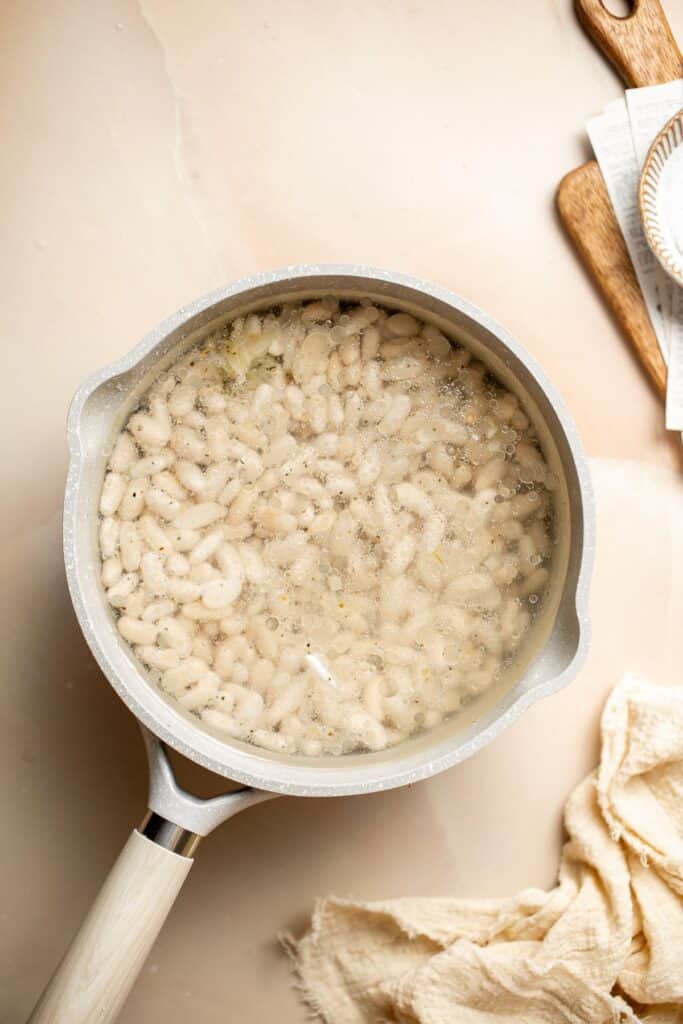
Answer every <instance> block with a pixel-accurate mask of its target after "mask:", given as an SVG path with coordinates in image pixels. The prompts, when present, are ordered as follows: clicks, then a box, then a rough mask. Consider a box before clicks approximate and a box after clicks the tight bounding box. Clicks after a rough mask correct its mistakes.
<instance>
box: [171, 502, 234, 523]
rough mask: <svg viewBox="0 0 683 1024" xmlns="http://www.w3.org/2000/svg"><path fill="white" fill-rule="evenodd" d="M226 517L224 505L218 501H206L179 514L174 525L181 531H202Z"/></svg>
mask: <svg viewBox="0 0 683 1024" xmlns="http://www.w3.org/2000/svg"><path fill="white" fill-rule="evenodd" d="M224 516H225V508H224V506H223V505H221V504H219V503H218V502H216V501H204V502H200V503H199V504H197V505H192V506H191V507H190V508H187V509H185V510H184V511H181V512H179V513H178V514H177V515H176V516H175V518H174V520H173V523H174V526H176V527H177V528H178V529H180V530H201V529H202V527H204V526H210V525H211V524H212V523H216V522H218V520H219V519H223V517H224Z"/></svg>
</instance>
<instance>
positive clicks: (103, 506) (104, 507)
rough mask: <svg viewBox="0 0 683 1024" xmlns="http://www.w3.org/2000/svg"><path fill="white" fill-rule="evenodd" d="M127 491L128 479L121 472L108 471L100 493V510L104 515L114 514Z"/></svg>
mask: <svg viewBox="0 0 683 1024" xmlns="http://www.w3.org/2000/svg"><path fill="white" fill-rule="evenodd" d="M125 491H126V479H125V477H123V476H121V474H120V473H107V475H106V476H105V478H104V483H103V485H102V494H101V495H100V512H101V514H102V515H103V516H113V515H114V513H115V512H116V511H117V509H118V507H119V505H120V504H121V499H122V498H123V495H124V493H125Z"/></svg>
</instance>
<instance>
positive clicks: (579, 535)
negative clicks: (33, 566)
mask: <svg viewBox="0 0 683 1024" xmlns="http://www.w3.org/2000/svg"><path fill="white" fill-rule="evenodd" d="M376 275H377V272H373V273H372V274H369V273H367V274H365V273H356V272H355V271H353V270H346V269H344V270H335V271H330V272H326V273H308V272H306V270H305V269H303V270H302V271H299V272H292V271H289V272H286V273H285V274H284V275H281V276H280V275H269V276H267V277H266V278H265V279H259V280H257V282H256V283H247V284H246V285H245V286H239V285H238V286H236V287H235V288H232V289H229V290H227V291H226V292H223V293H221V294H219V295H218V296H210V297H209V298H208V299H206V300H201V301H200V302H199V303H197V304H196V305H195V306H194V307H191V308H190V309H189V310H181V311H180V312H179V313H178V314H176V316H175V317H172V318H171V319H170V320H169V321H167V322H166V323H165V324H162V325H161V326H160V327H159V328H157V329H156V330H155V331H153V332H152V334H151V335H149V336H148V337H147V338H146V339H145V340H144V341H143V342H141V343H140V345H139V346H137V347H136V349H134V350H133V351H132V352H131V353H129V355H128V356H126V357H125V358H124V359H123V360H122V361H120V362H119V363H117V364H115V365H114V366H112V367H109V368H107V369H105V370H104V371H102V372H101V373H99V374H97V375H96V376H95V378H93V379H92V381H91V382H89V383H87V384H86V385H84V386H83V388H82V389H81V391H79V393H78V394H77V396H76V398H75V399H74V404H73V407H72V412H71V416H70V433H71V441H72V456H73V457H72V467H71V473H70V481H69V487H68V489H67V500H66V510H65V551H66V559H67V571H68V576H69V583H70V587H71V591H72V597H73V600H74V606H75V608H76V611H77V614H78V617H79V620H80V623H81V627H82V629H83V631H84V633H85V636H86V639H87V641H88V643H89V644H90V646H91V648H92V649H93V652H94V653H95V656H96V657H97V659H98V661H99V663H100V665H101V667H102V669H103V670H104V672H105V674H106V675H107V677H108V678H109V680H110V682H111V683H112V685H113V686H114V687H115V689H116V690H117V691H118V693H119V694H120V696H121V697H122V698H123V699H124V700H125V701H126V703H128V705H129V706H130V707H131V709H132V710H133V712H134V713H135V714H136V715H137V716H138V717H139V718H140V719H141V720H142V721H143V722H144V723H145V724H146V725H147V726H148V727H149V728H151V729H152V730H153V731H154V732H156V733H157V735H159V736H160V737H161V738H162V739H164V740H166V741H167V742H169V743H170V744H171V745H172V746H174V747H176V748H177V749H179V750H180V751H181V752H182V753H184V754H186V755H187V756H189V757H191V758H192V759H193V760H195V761H198V762H199V763H202V764H204V765H205V766H206V767H208V768H210V769H211V770H213V771H217V772H219V773H221V774H224V775H228V776H230V777H232V778H235V779H237V780H239V781H242V782H246V783H249V784H255V785H259V786H260V787H263V788H266V789H273V790H277V791H282V792H297V793H302V794H310V795H319V794H336V793H346V792H360V791H371V790H374V789H382V788H389V787H392V786H396V785H400V784H403V783H405V782H409V781H414V780H416V779H418V778H421V777H423V776H425V775H429V774H432V773H433V772H435V771H438V770H441V769H442V768H445V767H448V766H449V765H451V764H454V763H456V762H457V761H459V760H462V759H463V758H464V757H467V756H469V754H471V753H473V752H474V751H475V750H476V749H478V748H479V747H481V746H482V745H484V743H486V742H488V741H489V740H490V739H492V738H493V737H494V736H495V735H496V734H497V733H498V732H499V731H500V730H501V729H502V728H503V726H504V725H505V724H506V723H507V722H509V721H512V720H514V718H515V717H517V715H518V714H519V713H520V712H521V711H522V710H523V709H524V708H525V707H526V706H528V705H529V704H530V703H532V701H533V700H535V699H536V698H537V697H539V696H542V695H544V694H546V693H550V692H553V691H554V690H556V689H558V688H559V687H560V686H562V685H564V683H565V682H566V681H568V677H569V673H570V670H571V669H572V666H574V667H575V665H576V662H577V660H578V657H579V655H580V653H581V648H582V645H583V643H584V641H585V636H584V638H583V640H582V621H581V618H582V611H581V609H580V608H579V607H577V588H578V587H579V584H580V577H581V575H582V570H583V568H584V562H585V560H586V554H587V552H586V545H585V526H586V524H585V521H584V519H585V512H586V488H587V486H588V484H587V479H586V477H585V475H584V473H585V468H584V467H583V464H582V461H583V460H582V455H581V452H580V449H578V448H577V441H576V439H575V436H574V431H573V426H572V424H571V422H570V421H569V420H568V417H567V416H566V413H564V410H563V408H562V406H561V402H560V400H559V397H558V396H557V395H556V394H555V393H554V390H553V389H552V386H551V385H550V384H549V382H548V381H546V379H545V377H544V375H543V373H542V371H540V369H539V368H538V367H536V366H535V364H534V363H533V361H531V360H530V358H529V357H528V355H527V354H526V353H525V352H524V351H523V350H522V349H521V347H520V346H518V345H517V343H516V342H514V340H513V339H511V338H509V337H507V335H505V334H504V332H502V330H501V329H500V328H498V327H497V325H495V324H493V323H492V322H490V321H489V320H488V318H487V317H485V316H484V315H483V314H481V313H479V311H477V310H474V309H473V308H471V307H469V306H467V304H465V303H464V302H462V301H461V300H459V299H457V297H455V296H452V295H450V294H449V293H444V292H440V291H439V290H438V289H432V288H430V287H429V286H426V285H422V284H421V283H419V284H418V283H413V282H409V281H408V280H407V279H402V278H397V277H394V276H390V275H382V276H376ZM325 295H334V296H336V297H337V298H339V299H342V300H344V299H347V300H358V299H360V298H362V297H367V298H370V299H371V300H373V301H374V302H377V303H379V304H382V305H384V306H387V307H391V308H393V309H396V310H401V311H406V312H410V313H413V314H415V315H416V316H417V317H418V318H420V319H421V320H425V321H427V322H430V323H433V324H435V325H436V326H437V327H439V328H440V329H441V330H442V331H443V332H444V333H446V334H447V335H448V336H449V337H451V338H453V339H454V340H456V341H458V342H460V343H462V344H463V345H465V346H466V347H467V348H469V349H470V350H471V351H472V353H473V355H475V356H476V358H478V359H480V360H481V361H482V362H483V363H484V364H485V365H487V366H488V367H489V369H490V370H491V372H492V373H493V374H494V376H495V377H497V378H498V380H499V381H500V382H501V383H502V384H503V385H505V386H506V387H507V388H508V389H509V390H511V391H513V392H514V393H516V394H517V396H518V397H519V398H520V401H521V403H522V405H523V406H524V410H525V412H526V413H527V415H528V416H529V417H530V418H531V420H532V422H533V423H534V426H535V428H536V431H537V434H538V437H539V440H540V443H541V446H542V448H543V451H544V455H545V457H546V460H547V461H548V463H549V464H550V466H551V468H552V470H553V471H554V472H555V474H556V475H557V477H558V478H559V481H560V485H559V488H558V490H557V491H556V492H555V532H556V543H555V548H554V557H553V569H552V574H551V581H550V584H549V588H548V591H547V592H546V594H545V597H544V600H543V602H542V607H541V610H540V612H539V614H538V615H537V616H536V618H535V620H534V623H533V625H532V628H531V630H530V632H529V636H528V638H527V641H526V642H525V643H524V644H523V645H522V648H521V650H520V651H519V653H518V655H517V656H516V657H515V659H514V660H513V663H512V664H511V665H510V667H509V668H508V669H507V670H506V671H505V672H504V673H503V674H502V675H501V677H500V678H499V679H498V680H497V682H496V683H495V684H494V685H493V686H492V687H491V688H490V689H489V690H487V691H486V692H485V693H483V694H482V695H481V696H480V697H478V698H476V699H474V700H472V701H471V702H470V703H468V704H467V705H465V706H464V707H463V708H461V709H460V710H459V711H458V712H456V713H455V714H453V715H452V716H450V717H449V719H447V720H446V721H445V722H443V723H442V724H441V725H439V726H437V727H436V728H434V729H432V730H429V731H428V732H423V733H419V734H417V735H415V736H414V737H411V738H409V739H407V740H404V741H403V742H401V743H400V744H398V745H397V746H395V747H392V748H389V749H387V750H383V751H379V752H375V753H358V754H348V755H343V756H341V757H331V756H328V757H319V758H314V759H313V758H305V757H296V756H291V755H282V754H272V753H269V752H268V751H265V750H262V749H260V748H258V747H255V746H253V745H251V744H246V743H243V742H241V741H239V740H233V739H229V738H227V737H225V736H224V735H223V734H219V733H217V732H215V731H213V730H212V729H211V728H210V727H207V726H206V725H204V724H203V723H202V722H201V721H200V720H199V719H198V718H197V717H195V716H194V715H192V714H190V713H189V712H186V711H184V710H182V709H181V708H180V707H179V706H178V705H177V704H176V703H175V702H173V701H171V700H170V699H169V698H167V697H166V696H165V695H164V694H163V693H162V692H161V691H160V690H159V689H158V687H157V686H156V685H155V684H154V683H153V682H152V681H151V679H150V678H149V675H148V673H147V670H146V669H145V668H144V667H143V666H142V665H141V664H139V663H138V662H137V659H136V658H135V656H134V654H133V652H132V651H131V650H130V649H129V648H128V646H127V644H126V643H125V642H124V641H123V640H122V639H121V638H120V637H119V634H118V632H117V630H116V627H115V623H114V617H113V614H112V610H111V609H110V607H109V606H108V604H107V602H106V598H105V595H104V591H103V588H102V585H101V583H100V574H99V552H98V542H97V531H98V511H97V506H98V500H99V492H100V488H101V484H102V479H103V475H104V470H105V466H106V462H107V459H108V457H109V454H110V452H111V447H112V444H113V441H114V439H115V437H116V435H117V433H118V431H119V430H120V428H121V427H122V425H123V423H124V422H125V421H126V419H127V418H128V416H129V415H130V413H131V411H132V410H133V409H134V408H135V406H136V405H137V403H138V402H139V399H140V397H141V395H142V394H143V393H144V392H145V390H146V389H147V388H148V386H149V385H150V384H151V383H152V381H153V380H154V379H155V378H156V377H157V375H158V374H159V373H160V372H161V371H163V370H164V369H165V368H166V367H168V366H169V365H170V364H172V363H173V362H175V360H176V359H178V357H179V356H180V355H181V354H182V353H183V352H184V351H185V350H186V349H188V348H189V347H190V346H192V345H194V344H196V343H197V342H198V341H201V340H202V339H203V337H204V336H205V335H206V334H208V333H210V332H211V331H213V330H214V329H215V328H216V327H219V326H221V325H222V324H223V323H225V322H226V321H230V320H232V319H234V318H235V317H236V316H240V315H243V314H244V313H246V312H252V311H260V310H266V309H268V308H269V307H272V306H274V305H277V304H278V303H279V302H282V301H294V300H306V299H311V298H316V297H322V296H325ZM577 460H580V462H579V461H577Z"/></svg>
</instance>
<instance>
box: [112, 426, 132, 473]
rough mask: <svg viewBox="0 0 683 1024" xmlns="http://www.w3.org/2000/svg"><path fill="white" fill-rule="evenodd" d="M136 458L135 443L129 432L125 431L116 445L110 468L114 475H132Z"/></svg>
mask: <svg viewBox="0 0 683 1024" xmlns="http://www.w3.org/2000/svg"><path fill="white" fill-rule="evenodd" d="M136 458H137V451H136V448H135V442H134V441H133V438H132V437H131V436H130V434H129V433H128V431H127V430H124V431H123V432H122V433H121V434H119V436H118V437H117V439H116V443H115V444H114V449H113V451H112V453H111V457H110V459H109V468H110V469H112V470H113V471H114V473H130V471H131V467H132V466H133V463H134V462H135V460H136Z"/></svg>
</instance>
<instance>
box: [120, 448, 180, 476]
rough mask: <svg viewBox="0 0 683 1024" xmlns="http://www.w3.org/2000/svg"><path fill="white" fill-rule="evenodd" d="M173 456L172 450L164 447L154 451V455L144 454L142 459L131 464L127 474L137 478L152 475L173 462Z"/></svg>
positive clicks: (160, 471)
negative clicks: (161, 449) (160, 450)
mask: <svg viewBox="0 0 683 1024" xmlns="http://www.w3.org/2000/svg"><path fill="white" fill-rule="evenodd" d="M174 459H175V456H174V454H173V452H171V451H169V450H168V449H167V448H165V449H164V450H163V451H162V452H155V453H154V455H146V456H145V457H144V458H143V459H138V461H137V462H136V463H135V464H134V465H133V466H131V468H130V470H129V476H130V477H131V479H135V480H137V479H138V478H140V477H145V476H153V475H155V474H156V473H162V472H163V471H164V470H165V469H168V467H169V466H171V465H172V464H173V461H174Z"/></svg>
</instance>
